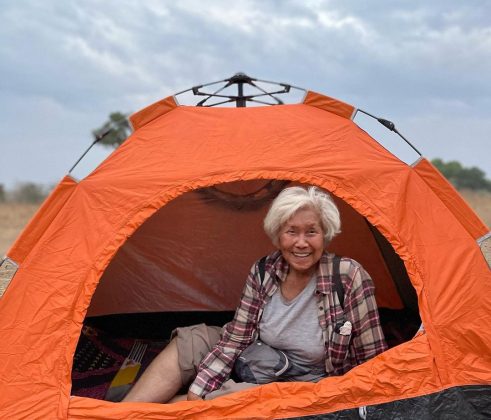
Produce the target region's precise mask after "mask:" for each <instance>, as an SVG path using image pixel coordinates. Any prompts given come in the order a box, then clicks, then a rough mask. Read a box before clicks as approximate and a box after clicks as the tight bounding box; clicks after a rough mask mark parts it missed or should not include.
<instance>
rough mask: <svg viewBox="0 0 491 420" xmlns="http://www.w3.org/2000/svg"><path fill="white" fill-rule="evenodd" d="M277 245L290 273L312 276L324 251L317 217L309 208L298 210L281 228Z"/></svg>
mask: <svg viewBox="0 0 491 420" xmlns="http://www.w3.org/2000/svg"><path fill="white" fill-rule="evenodd" d="M278 243H279V249H280V251H281V253H282V254H283V258H285V260H286V261H287V262H288V264H289V265H290V273H294V274H302V275H309V276H310V275H312V274H313V273H314V271H315V269H316V267H317V263H318V262H319V260H320V258H321V256H322V252H323V251H324V232H323V230H322V227H321V221H320V218H319V215H318V214H317V213H316V212H315V211H314V210H312V209H310V208H305V209H300V210H298V211H297V212H296V213H295V214H294V215H293V216H292V217H291V218H290V219H288V220H287V221H286V222H285V223H284V224H283V226H282V227H281V229H280V234H279V238H278Z"/></svg>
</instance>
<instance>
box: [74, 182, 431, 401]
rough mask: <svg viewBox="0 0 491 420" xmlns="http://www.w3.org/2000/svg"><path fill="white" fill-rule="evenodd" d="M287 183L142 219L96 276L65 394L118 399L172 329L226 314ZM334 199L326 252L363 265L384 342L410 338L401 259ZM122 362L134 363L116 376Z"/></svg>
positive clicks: (184, 204)
mask: <svg viewBox="0 0 491 420" xmlns="http://www.w3.org/2000/svg"><path fill="white" fill-rule="evenodd" d="M287 185H296V184H294V183H291V182H289V181H286V180H253V181H238V182H230V183H225V184H219V185H214V186H212V187H208V188H202V189H199V190H195V191H190V192H187V193H185V194H183V195H181V196H179V197H177V198H176V199H174V200H172V201H171V202H169V203H167V204H166V205H165V206H164V207H162V208H161V209H160V210H158V211H157V212H156V213H155V214H154V215H153V216H151V217H150V218H149V219H147V220H146V221H145V223H143V224H142V225H141V226H140V227H139V228H138V229H137V230H136V231H135V232H134V233H133V235H132V236H131V237H130V238H129V239H128V240H127V241H126V243H125V244H124V245H123V246H122V247H121V248H120V249H119V251H118V252H117V253H116V255H115V256H114V258H113V260H112V261H111V263H110V264H109V266H108V267H107V269H106V270H105V272H104V274H103V275H102V277H101V280H100V283H99V286H98V288H97V290H96V292H95V294H94V296H93V298H92V301H91V305H90V307H89V309H88V312H87V316H86V319H85V321H84V327H83V329H82V334H81V336H80V339H79V343H78V346H77V349H76V353H75V358H74V365H73V372H72V393H73V394H74V395H80V396H88V397H91V398H99V399H110V400H119V399H120V398H121V397H122V395H124V393H125V392H126V391H127V390H128V389H129V387H130V386H131V383H134V382H135V381H136V380H137V378H138V377H139V375H141V373H142V372H143V371H144V369H145V368H146V366H148V364H149V363H150V362H151V360H152V359H153V358H154V357H155V356H156V355H157V354H158V353H159V351H160V350H162V348H163V347H164V346H165V344H166V343H167V340H168V338H169V336H170V333H171V331H172V330H173V329H174V328H176V327H179V326H186V325H193V324H197V323H202V322H204V323H206V324H208V325H223V324H225V323H226V322H228V321H229V320H230V319H231V318H232V316H233V313H234V310H235V307H236V305H237V303H238V300H239V297H240V294H241V291H242V288H243V285H244V282H245V278H246V276H247V274H248V272H249V269H250V267H251V265H252V264H253V262H254V261H256V260H257V259H259V258H261V257H262V256H264V255H267V254H268V253H270V252H271V251H273V250H274V247H273V246H272V244H271V243H270V240H269V239H268V238H267V236H266V234H265V233H264V231H263V227H262V221H263V219H264V216H265V215H266V212H267V210H268V208H269V206H270V204H271V202H272V200H273V199H274V197H275V196H276V195H277V194H278V192H279V191H281V190H282V189H283V188H284V187H285V186H287ZM333 199H334V200H335V202H336V204H337V206H338V208H339V210H340V213H341V221H342V233H341V234H340V235H339V236H338V237H336V238H335V239H334V240H333V241H332V243H331V244H329V246H328V251H329V252H334V253H336V254H338V255H343V256H348V257H351V258H353V259H355V260H357V261H358V262H360V263H361V264H362V265H363V267H364V268H365V269H366V270H367V271H368V272H369V273H370V275H371V277H372V278H373V280H374V283H375V287H376V297H377V303H378V306H379V313H380V317H381V322H382V326H383V329H384V333H385V336H386V340H387V343H388V344H389V346H390V347H392V346H395V345H398V344H400V343H402V342H404V341H408V340H410V339H411V338H412V337H413V336H414V334H415V333H416V331H417V330H418V328H419V326H420V323H421V321H420V317H419V313H418V306H417V299H416V293H415V291H414V288H413V287H412V285H411V282H410V280H409V277H408V275H407V272H406V270H405V267H404V263H403V261H402V260H401V259H400V258H399V256H398V255H397V254H396V253H395V251H394V249H393V248H392V246H391V245H390V243H389V242H388V241H387V240H386V239H385V238H384V236H383V235H381V234H380V232H379V231H378V230H377V229H376V228H375V227H374V226H372V225H371V224H370V223H369V222H368V221H367V220H366V219H365V218H364V217H363V216H362V215H360V214H359V213H357V212H356V211H355V210H354V209H353V208H352V207H351V206H349V205H348V204H347V203H346V202H344V201H343V200H341V199H339V198H338V197H336V196H333ZM135 343H139V344H138V345H137V344H135ZM135 346H137V347H138V348H139V349H140V350H139V351H138V350H135ZM135 359H136V360H135ZM129 365H131V366H133V371H132V372H131V374H128V372H126V373H125V374H123V373H124V372H123V373H122V371H124V370H125V369H126V368H128V366H129ZM134 366H137V368H134ZM125 382H126V383H125Z"/></svg>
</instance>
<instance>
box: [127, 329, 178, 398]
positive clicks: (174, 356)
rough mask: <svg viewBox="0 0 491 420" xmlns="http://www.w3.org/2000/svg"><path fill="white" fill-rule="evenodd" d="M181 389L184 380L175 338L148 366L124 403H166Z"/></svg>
mask: <svg viewBox="0 0 491 420" xmlns="http://www.w3.org/2000/svg"><path fill="white" fill-rule="evenodd" d="M181 387H182V378H181V371H180V369H179V362H178V352H177V345H176V339H175V338H174V339H172V340H171V342H170V343H169V344H168V345H167V347H166V348H165V349H164V350H162V351H161V352H160V354H159V355H158V356H157V357H156V358H155V359H154V360H153V361H152V363H151V364H150V366H148V368H147V369H146V370H145V372H144V373H143V375H142V376H141V377H140V379H138V381H137V382H136V384H135V385H134V386H133V388H132V389H131V390H130V392H129V393H128V394H127V395H126V397H125V398H124V399H123V402H125V401H139V402H157V403H166V402H168V401H169V400H171V399H172V398H173V397H174V396H175V395H176V393H177V391H179V389H181Z"/></svg>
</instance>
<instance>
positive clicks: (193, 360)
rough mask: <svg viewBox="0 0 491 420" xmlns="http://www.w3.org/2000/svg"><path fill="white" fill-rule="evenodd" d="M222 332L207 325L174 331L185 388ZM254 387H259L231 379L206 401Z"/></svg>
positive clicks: (208, 396) (220, 329)
mask: <svg viewBox="0 0 491 420" xmlns="http://www.w3.org/2000/svg"><path fill="white" fill-rule="evenodd" d="M221 332H222V328H220V327H209V326H207V325H205V324H198V325H193V326H191V327H182V328H176V329H175V330H174V331H172V335H171V338H174V337H175V338H176V344H177V353H178V363H179V368H180V370H181V378H182V385H183V386H188V385H190V384H191V382H192V381H193V380H194V378H195V377H196V375H197V373H198V366H199V364H200V363H201V361H202V360H203V359H204V357H205V356H206V355H207V354H208V353H209V352H210V351H211V349H212V348H213V347H214V346H215V344H216V343H218V341H219V340H220V334H221ZM254 386H257V384H248V383H236V382H234V381H233V380H232V379H229V380H228V381H226V382H225V383H224V384H223V385H222V387H221V388H220V389H218V390H216V391H213V392H211V393H209V394H207V395H206V396H205V399H207V400H209V399H213V398H216V397H219V396H222V395H227V394H229V393H231V392H237V391H241V390H243V389H247V388H251V387H254Z"/></svg>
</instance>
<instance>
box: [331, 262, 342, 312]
mask: <svg viewBox="0 0 491 420" xmlns="http://www.w3.org/2000/svg"><path fill="white" fill-rule="evenodd" d="M340 265H341V257H340V256H338V255H335V256H334V258H333V259H332V279H333V281H334V290H335V291H336V293H337V295H338V300H339V303H340V304H341V308H343V309H344V287H343V282H342V281H341V274H340V273H339V266H340Z"/></svg>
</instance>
